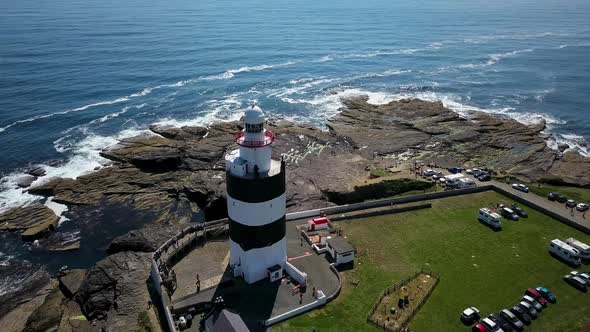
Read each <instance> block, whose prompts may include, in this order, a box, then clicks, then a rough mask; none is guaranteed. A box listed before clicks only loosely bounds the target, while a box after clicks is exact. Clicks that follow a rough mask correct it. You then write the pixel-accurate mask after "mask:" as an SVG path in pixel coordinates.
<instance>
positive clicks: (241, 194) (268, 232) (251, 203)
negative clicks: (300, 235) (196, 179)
mask: <svg viewBox="0 0 590 332" xmlns="http://www.w3.org/2000/svg"><path fill="white" fill-rule="evenodd" d="M274 139H275V136H274V134H273V133H272V132H271V131H269V130H266V129H264V114H263V113H262V110H261V109H260V108H259V107H258V106H252V107H251V108H249V109H247V110H246V112H245V114H244V129H243V130H242V131H240V132H238V133H237V134H236V143H237V145H238V146H239V148H238V149H235V150H232V151H230V152H228V153H227V154H226V156H225V165H226V180H227V181H226V182H227V210H228V216H229V236H230V262H229V264H230V267H231V268H232V270H233V273H234V275H235V276H242V277H243V278H244V280H245V281H246V282H248V283H254V282H256V281H259V280H261V279H264V278H266V277H269V269H272V270H273V274H272V275H273V276H276V275H277V268H280V273H279V274H282V269H283V268H284V266H285V263H286V261H287V252H286V242H285V234H286V225H285V214H286V195H285V190H286V184H285V163H284V162H283V161H277V160H272V143H273V142H274ZM272 279H274V278H272Z"/></svg>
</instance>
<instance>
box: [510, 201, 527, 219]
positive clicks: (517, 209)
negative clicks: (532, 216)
mask: <svg viewBox="0 0 590 332" xmlns="http://www.w3.org/2000/svg"><path fill="white" fill-rule="evenodd" d="M512 211H514V212H516V214H518V215H519V216H521V217H523V218H528V217H529V215H528V213H526V211H525V210H523V209H522V208H520V207H518V206H516V204H512Z"/></svg>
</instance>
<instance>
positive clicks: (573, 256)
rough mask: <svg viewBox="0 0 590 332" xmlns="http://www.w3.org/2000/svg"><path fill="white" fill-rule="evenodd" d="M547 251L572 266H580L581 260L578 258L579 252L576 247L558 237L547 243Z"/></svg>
mask: <svg viewBox="0 0 590 332" xmlns="http://www.w3.org/2000/svg"><path fill="white" fill-rule="evenodd" d="M549 253H550V254H551V255H553V256H555V257H557V258H560V259H562V260H564V261H566V262H568V263H570V264H572V265H574V266H580V265H581V264H582V261H581V260H580V252H579V251H578V249H576V248H574V247H572V246H570V245H569V244H567V243H565V242H563V241H561V240H559V239H555V240H553V241H551V243H550V244H549Z"/></svg>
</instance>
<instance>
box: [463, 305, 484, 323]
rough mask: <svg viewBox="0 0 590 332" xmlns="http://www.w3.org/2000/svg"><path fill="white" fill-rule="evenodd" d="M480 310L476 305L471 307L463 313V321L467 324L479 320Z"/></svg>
mask: <svg viewBox="0 0 590 332" xmlns="http://www.w3.org/2000/svg"><path fill="white" fill-rule="evenodd" d="M479 318H480V317H479V310H478V309H477V308H476V307H469V308H467V309H465V310H463V312H462V313H461V318H460V319H461V321H462V322H463V324H465V325H471V324H473V323H475V322H477V321H478V320H479Z"/></svg>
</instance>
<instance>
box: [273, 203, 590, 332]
mask: <svg viewBox="0 0 590 332" xmlns="http://www.w3.org/2000/svg"><path fill="white" fill-rule="evenodd" d="M500 202H503V203H507V204H511V203H512V201H511V200H509V199H507V198H505V197H504V196H501V195H499V194H497V193H494V192H485V193H480V194H473V195H470V196H460V197H452V198H445V199H440V200H434V201H432V203H433V208H432V209H428V210H421V211H413V212H408V213H402V214H397V215H388V216H379V217H371V218H366V219H357V220H353V221H351V222H341V225H342V227H343V229H344V233H345V235H346V236H347V237H348V239H349V240H350V241H351V242H352V243H353V244H354V245H355V246H356V248H357V250H358V255H357V260H356V265H355V268H354V270H350V271H346V272H343V273H342V276H343V289H342V292H341V293H340V296H339V297H338V298H337V299H336V300H334V301H333V302H331V303H329V304H328V305H327V306H325V307H324V308H322V309H319V310H315V311H312V312H310V313H308V314H305V315H302V316H299V317H296V318H293V319H291V320H288V321H286V322H283V323H281V324H278V325H276V326H273V327H272V329H273V330H275V331H311V330H312V327H315V328H316V330H317V331H377V329H376V328H374V327H372V326H370V325H368V324H367V323H366V315H367V313H368V311H369V309H370V308H371V306H372V305H373V303H374V302H375V301H376V300H377V298H378V296H379V294H380V292H381V291H382V290H383V289H385V288H386V287H387V286H389V285H391V284H394V283H395V282H397V281H399V280H400V279H401V278H403V277H404V276H406V275H408V274H410V273H412V272H414V271H415V270H417V269H419V268H421V267H426V268H429V269H431V270H433V271H435V272H438V273H439V274H440V275H441V281H440V284H439V285H438V286H437V288H436V289H435V290H434V293H433V294H432V295H431V297H430V298H429V299H428V302H427V303H426V304H425V305H424V307H422V309H421V310H420V312H419V313H418V314H417V315H416V317H415V318H414V319H413V320H412V322H411V324H410V328H411V329H412V330H415V331H469V329H468V328H467V327H465V326H463V325H462V323H461V322H460V321H459V314H460V313H461V311H462V310H463V309H464V308H466V307H468V306H476V307H478V308H479V309H480V310H481V312H482V314H484V315H487V314H489V313H492V312H497V311H499V310H500V309H503V308H508V307H511V306H512V305H514V304H516V303H517V301H518V300H519V299H520V297H521V296H522V295H523V292H524V290H525V289H526V288H527V287H535V286H540V285H542V286H545V287H548V288H549V289H550V290H551V291H553V292H554V293H555V294H556V295H557V297H558V303H557V304H555V305H550V306H549V308H547V309H545V310H544V311H543V312H542V313H541V314H540V317H539V318H538V319H537V320H536V321H534V322H533V324H532V325H531V326H530V327H527V328H526V330H527V331H560V332H561V331H585V330H588V329H589V328H590V293H587V294H584V293H581V292H579V291H577V290H575V289H574V288H573V287H571V286H569V285H567V284H566V283H565V282H564V281H562V279H561V278H562V276H563V275H565V274H567V273H569V271H571V270H572V268H570V267H569V266H567V265H565V264H564V263H561V262H560V261H557V260H556V259H554V258H553V257H551V256H550V255H549V254H548V252H547V246H548V243H549V241H550V240H552V239H553V238H567V237H570V236H574V237H576V238H578V239H579V240H581V241H584V242H587V243H590V236H588V235H586V234H583V233H581V232H579V231H576V230H574V229H572V228H570V227H568V226H566V225H563V224H561V223H560V222H558V221H556V220H553V219H551V218H549V217H546V216H545V215H543V214H540V213H538V212H536V211H534V210H530V209H528V212H529V218H528V219H521V221H518V222H509V221H504V222H503V225H504V229H503V230H502V231H500V232H493V231H492V230H491V229H489V228H487V227H486V226H484V225H482V224H480V223H479V222H478V221H477V209H478V208H479V207H483V206H495V205H496V204H498V203H500ZM582 269H584V270H590V267H588V266H585V267H582ZM354 279H357V280H359V281H360V283H359V284H358V285H357V286H353V285H352V284H351V280H354Z"/></svg>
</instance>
